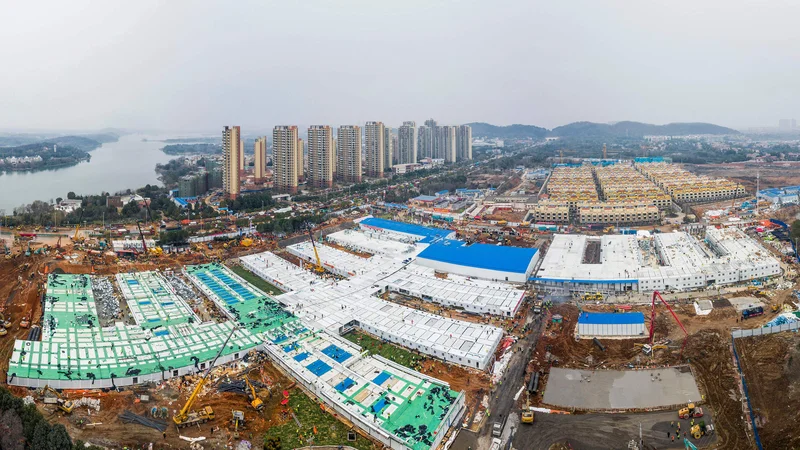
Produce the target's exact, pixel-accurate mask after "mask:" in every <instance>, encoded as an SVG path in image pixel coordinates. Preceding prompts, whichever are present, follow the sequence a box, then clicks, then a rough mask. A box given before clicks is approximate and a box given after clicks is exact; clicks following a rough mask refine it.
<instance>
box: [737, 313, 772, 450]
mask: <svg viewBox="0 0 800 450" xmlns="http://www.w3.org/2000/svg"><path fill="white" fill-rule="evenodd" d="M769 328H778V327H769ZM743 331H744V330H743ZM731 347H732V348H733V357H734V359H736V370H737V371H738V372H739V378H740V379H741V380H742V389H743V391H744V398H745V399H746V400H747V415H749V416H750V423H751V424H752V426H753V438H755V441H756V447H758V450H764V447H763V446H762V445H761V437H760V436H759V435H758V427H756V417H755V415H753V406H752V405H751V404H750V394H748V392H747V381H746V380H745V379H744V373H743V372H742V364H741V363H740V362H739V352H737V351H736V338H735V337H731Z"/></svg>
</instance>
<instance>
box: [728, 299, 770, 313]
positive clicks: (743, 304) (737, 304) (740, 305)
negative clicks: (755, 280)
mask: <svg viewBox="0 0 800 450" xmlns="http://www.w3.org/2000/svg"><path fill="white" fill-rule="evenodd" d="M728 301H730V302H731V305H733V307H734V308H736V311H740V312H741V311H742V310H744V309H747V308H750V307H753V306H764V302H762V301H761V300H759V299H757V298H756V297H736V298H731V299H728Z"/></svg>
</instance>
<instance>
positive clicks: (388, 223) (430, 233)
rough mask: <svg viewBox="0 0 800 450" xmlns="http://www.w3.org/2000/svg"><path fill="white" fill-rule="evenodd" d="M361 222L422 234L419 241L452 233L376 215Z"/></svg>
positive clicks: (397, 230) (431, 239) (443, 236)
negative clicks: (380, 217)
mask: <svg viewBox="0 0 800 450" xmlns="http://www.w3.org/2000/svg"><path fill="white" fill-rule="evenodd" d="M361 223H362V224H364V225H367V226H371V227H375V228H383V229H384V230H390V231H396V232H398V233H406V234H413V235H415V236H422V237H423V238H424V239H422V240H421V241H420V242H423V243H427V242H430V241H433V240H435V239H445V238H447V236H449V235H450V234H452V233H453V231H451V230H442V229H440V228H428V227H423V226H422V225H414V224H413V223H405V222H397V221H394V220H387V219H379V218H377V217H370V218H367V219H364V220H362V221H361Z"/></svg>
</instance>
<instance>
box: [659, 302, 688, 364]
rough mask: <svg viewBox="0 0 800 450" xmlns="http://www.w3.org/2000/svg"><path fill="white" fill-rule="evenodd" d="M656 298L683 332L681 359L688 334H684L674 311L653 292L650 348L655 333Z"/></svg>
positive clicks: (684, 330)
mask: <svg viewBox="0 0 800 450" xmlns="http://www.w3.org/2000/svg"><path fill="white" fill-rule="evenodd" d="M656 298H658V299H659V300H661V303H663V304H664V306H666V307H667V309H668V310H669V312H670V313H671V314H672V317H673V318H675V322H678V325H680V327H681V330H683V334H684V337H683V344H682V345H681V358H683V348H684V347H686V340H687V339H689V333H688V332H686V328H685V327H684V326H683V324H682V323H681V320H680V319H678V316H677V315H675V311H673V310H672V308H671V307H670V306H669V303H667V302H665V301H664V298H663V297H661V294H660V293H659V292H658V291H653V301H652V313H651V314H650V346H651V347H652V346H653V335H654V334H655V332H656Z"/></svg>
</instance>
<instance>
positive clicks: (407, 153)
mask: <svg viewBox="0 0 800 450" xmlns="http://www.w3.org/2000/svg"><path fill="white" fill-rule="evenodd" d="M417 144H418V143H417V123H416V122H414V121H413V120H409V121H406V122H403V125H401V126H400V129H399V130H398V132H397V153H398V154H397V162H398V163H399V164H413V163H416V162H417Z"/></svg>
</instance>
